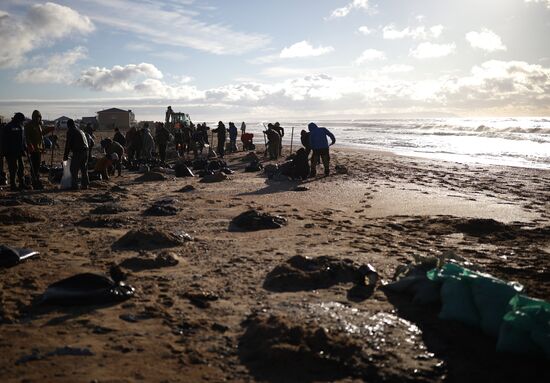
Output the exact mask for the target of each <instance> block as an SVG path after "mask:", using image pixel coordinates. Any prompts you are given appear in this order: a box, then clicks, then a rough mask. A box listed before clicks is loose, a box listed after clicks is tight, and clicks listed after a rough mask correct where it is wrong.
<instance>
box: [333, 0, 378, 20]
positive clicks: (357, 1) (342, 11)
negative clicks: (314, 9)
mask: <svg viewBox="0 0 550 383" xmlns="http://www.w3.org/2000/svg"><path fill="white" fill-rule="evenodd" d="M354 9H364V10H368V9H369V0H353V1H352V2H350V3H348V4H346V5H345V6H343V7H342V8H336V9H335V10H333V11H332V12H331V14H330V16H329V17H328V18H329V19H337V18H340V17H346V16H347V15H348V14H349V13H350V12H351V11H352V10H354Z"/></svg>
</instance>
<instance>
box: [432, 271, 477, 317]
mask: <svg viewBox="0 0 550 383" xmlns="http://www.w3.org/2000/svg"><path fill="white" fill-rule="evenodd" d="M441 302H442V303H443V305H442V306H441V312H440V313H439V318H440V319H447V320H456V321H459V322H462V323H465V324H467V325H470V326H474V327H479V324H480V315H479V311H478V310H477V307H476V305H475V303H474V297H473V296H472V291H471V289H470V281H469V279H467V277H464V276H463V277H461V278H460V277H454V276H450V277H448V278H447V279H446V280H445V282H443V286H441Z"/></svg>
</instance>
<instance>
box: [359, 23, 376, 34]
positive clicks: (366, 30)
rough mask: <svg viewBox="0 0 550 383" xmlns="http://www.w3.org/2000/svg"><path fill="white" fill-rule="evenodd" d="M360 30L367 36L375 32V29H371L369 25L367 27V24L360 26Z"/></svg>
mask: <svg viewBox="0 0 550 383" xmlns="http://www.w3.org/2000/svg"><path fill="white" fill-rule="evenodd" d="M358 30H359V33H362V34H364V35H365V36H366V35H370V34H371V33H372V32H373V30H372V29H370V28H369V27H367V26H366V25H363V26H361V27H359V29H358Z"/></svg>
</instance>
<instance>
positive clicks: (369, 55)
mask: <svg viewBox="0 0 550 383" xmlns="http://www.w3.org/2000/svg"><path fill="white" fill-rule="evenodd" d="M385 59H386V54H385V53H384V52H382V51H379V50H377V49H366V50H364V51H363V53H361V55H360V56H359V57H358V58H357V59H355V61H354V64H355V65H361V64H364V63H366V62H369V61H375V60H385Z"/></svg>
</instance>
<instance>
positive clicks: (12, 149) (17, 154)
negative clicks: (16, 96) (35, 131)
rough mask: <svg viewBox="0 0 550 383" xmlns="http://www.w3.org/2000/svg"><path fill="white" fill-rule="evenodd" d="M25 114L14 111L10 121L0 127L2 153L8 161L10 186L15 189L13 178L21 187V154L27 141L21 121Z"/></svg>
mask: <svg viewBox="0 0 550 383" xmlns="http://www.w3.org/2000/svg"><path fill="white" fill-rule="evenodd" d="M24 122H25V116H24V115H23V113H15V115H14V116H13V118H12V120H11V122H9V123H8V124H7V125H6V126H4V128H3V129H2V139H1V140H0V141H1V142H2V150H1V152H2V154H3V155H4V156H5V157H6V160H7V162H8V170H9V173H10V188H11V190H12V191H16V190H18V189H17V186H16V184H15V178H16V177H17V180H18V182H19V188H20V189H23V188H24V187H25V184H24V182H23V172H24V167H23V155H24V154H25V150H26V146H27V143H26V141H25V131H24V127H23V123H24Z"/></svg>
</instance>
